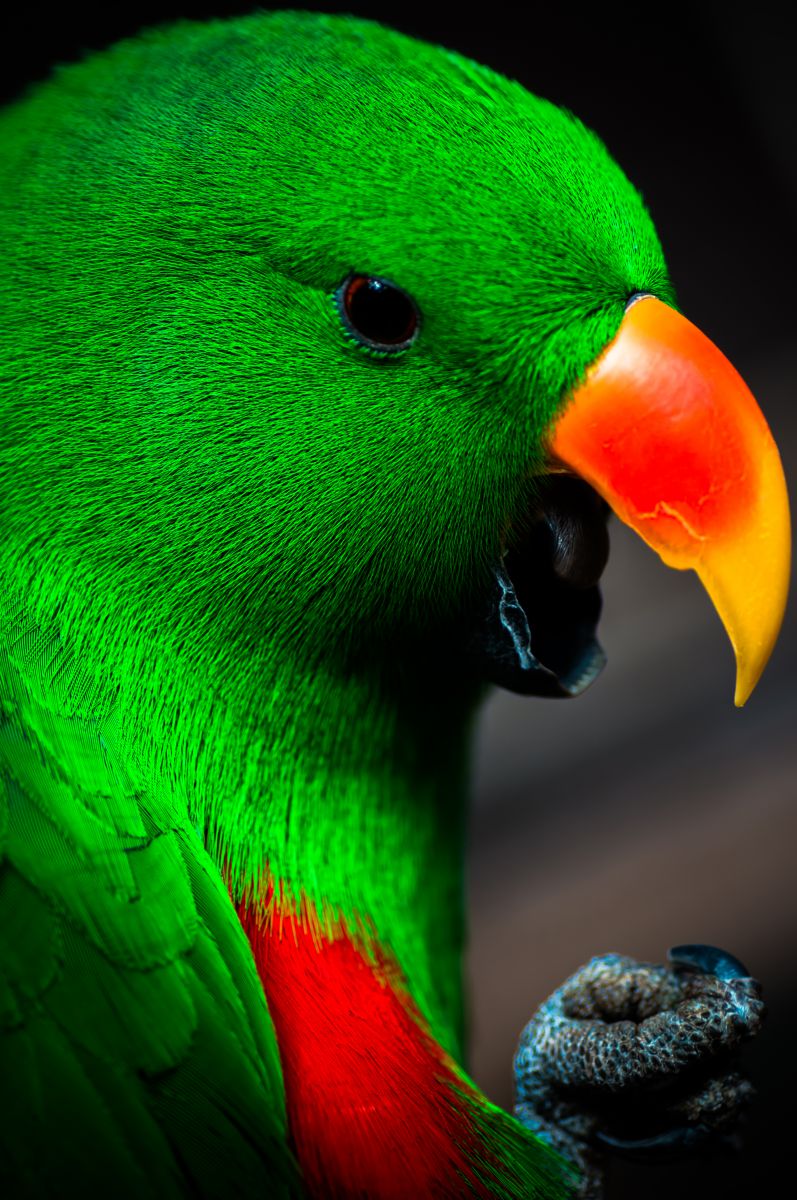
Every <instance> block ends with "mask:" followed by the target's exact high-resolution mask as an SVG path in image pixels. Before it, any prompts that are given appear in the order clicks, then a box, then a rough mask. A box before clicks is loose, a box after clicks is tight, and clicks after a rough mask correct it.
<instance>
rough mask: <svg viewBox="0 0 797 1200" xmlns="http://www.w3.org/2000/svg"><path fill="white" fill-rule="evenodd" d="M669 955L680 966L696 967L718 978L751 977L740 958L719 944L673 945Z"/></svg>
mask: <svg viewBox="0 0 797 1200" xmlns="http://www.w3.org/2000/svg"><path fill="white" fill-rule="evenodd" d="M667 957H668V958H669V960H670V962H671V963H675V965H676V966H678V967H694V968H696V969H697V970H698V971H703V972H704V973H705V974H706V975H716V977H717V979H725V980H731V979H749V978H750V972H749V971H748V970H747V967H745V966H743V965H742V963H740V962H739V960H738V958H734V957H733V955H732V954H728V952H727V950H720V949H719V948H718V947H717V946H701V945H695V946H672V947H671V948H670V949H669V950H668V951H667Z"/></svg>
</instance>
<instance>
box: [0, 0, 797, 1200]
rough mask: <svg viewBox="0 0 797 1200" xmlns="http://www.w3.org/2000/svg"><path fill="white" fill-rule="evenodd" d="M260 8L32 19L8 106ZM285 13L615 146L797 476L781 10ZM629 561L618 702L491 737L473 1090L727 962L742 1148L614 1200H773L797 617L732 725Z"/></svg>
mask: <svg viewBox="0 0 797 1200" xmlns="http://www.w3.org/2000/svg"><path fill="white" fill-rule="evenodd" d="M251 7H252V5H249V4H245V3H244V4H237V5H236V4H224V3H217V4H191V3H184V4H174V5H166V4H161V5H157V4H151V5H144V4H138V5H126V4H115V5H113V6H109V7H108V8H107V9H106V10H105V11H102V12H101V13H100V14H99V15H98V14H96V13H94V12H91V11H90V7H89V5H86V4H77V5H71V6H67V5H64V6H59V10H58V11H52V10H51V9H50V7H49V6H45V5H42V4H36V3H31V4H28V5H27V6H26V7H25V9H24V12H23V11H19V12H18V13H17V14H16V16H15V18H14V22H13V26H12V28H11V29H10V30H9V31H8V32H7V34H6V36H5V37H4V38H3V43H2V44H3V51H2V55H3V68H4V69H3V75H2V99H7V98H10V97H12V96H13V95H15V94H16V93H17V92H18V90H19V89H20V88H21V87H23V86H24V85H25V84H26V83H28V82H29V81H31V80H33V79H37V78H41V77H43V76H44V75H46V73H47V72H48V70H49V67H50V66H51V64H52V63H53V62H57V61H66V60H71V59H74V58H76V57H79V56H80V55H81V53H82V52H83V51H85V50H88V49H93V48H100V47H102V46H105V45H107V44H109V43H110V42H112V41H115V40H116V39H117V38H119V37H122V36H126V35H129V34H131V33H134V32H135V31H136V30H137V29H138V28H140V27H141V26H142V25H145V24H152V23H155V22H159V21H163V20H167V19H171V18H174V17H178V16H188V17H202V16H208V15H224V14H225V13H232V12H245V11H248V10H249V9H250V8H251ZM266 7H267V6H266ZM274 7H279V6H278V5H275V6H274ZM282 7H290V6H289V5H283V6H282ZM293 7H304V8H313V9H322V10H324V11H349V12H355V13H357V14H360V15H363V16H369V17H373V18H376V19H379V20H382V21H383V22H384V23H386V24H389V25H393V26H395V27H396V28H398V29H401V30H403V31H404V32H406V33H410V34H414V35H416V36H418V37H422V38H424V39H426V40H428V41H432V42H439V43H442V44H444V45H446V46H449V47H451V48H453V49H456V50H459V51H461V52H462V53H464V54H468V55H470V56H471V57H473V58H477V59H479V60H481V61H482V62H485V63H487V64H489V65H490V66H492V67H494V68H496V69H497V70H500V71H502V72H504V73H505V74H507V75H510V76H513V77H515V78H517V79H519V80H520V81H521V82H522V83H523V84H525V85H526V86H527V87H528V88H529V89H530V90H531V91H534V92H537V93H539V94H540V95H543V96H546V97H548V98H549V99H551V100H554V101H556V102H558V103H561V104H564V105H565V106H567V107H568V108H570V109H572V110H573V111H574V112H575V113H577V114H578V116H580V117H581V118H582V119H583V120H584V121H585V122H586V123H587V124H588V125H590V126H591V127H592V128H593V129H595V130H596V131H597V132H598V133H599V134H600V135H601V136H602V138H603V139H604V140H605V142H606V143H607V145H608V146H609V149H610V150H611V151H612V152H613V154H614V155H615V157H616V158H617V159H618V161H619V162H620V163H621V165H622V166H623V167H624V168H625V170H626V172H627V174H628V175H629V176H630V178H631V179H632V180H633V181H634V183H635V184H636V185H637V186H638V187H639V188H640V190H641V191H642V193H643V195H644V196H645V198H646V201H647V203H648V206H649V207H650V209H651V212H652V214H653V217H654V220H655V221H656V224H657V226H658V229H659V232H660V234H661V237H662V241H663V243H664V247H665V250H666V252H667V254H668V259H669V263H670V267H671V271H672V275H673V278H674V281H675V285H676V288H677V291H678V295H679V299H680V302H681V304H682V307H683V310H684V312H685V313H686V314H687V315H688V316H689V317H690V319H691V320H693V321H694V322H695V323H696V324H698V325H700V326H701V328H702V329H703V330H704V331H705V332H706V333H707V334H708V335H709V336H710V337H711V338H712V339H713V340H714V341H715V342H717V344H718V345H719V346H720V348H721V349H722V350H724V352H725V353H726V354H727V355H728V357H729V358H730V359H731V361H732V362H733V363H734V365H735V366H736V367H737V368H738V369H739V370H740V371H741V373H742V375H743V376H744V377H745V378H746V380H747V382H748V383H749V384H750V386H751V387H752V389H753V392H754V393H755V394H756V396H757V397H758V399H759V402H760V404H761V406H762V408H763V409H764V412H765V413H766V415H767V417H768V419H769V422H770V425H771V427H772V430H773V433H774V434H775V438H776V441H777V442H778V444H779V446H780V448H781V453H782V456H783V459H784V465H785V468H786V474H787V478H789V479H791V480H793V479H794V478H795V477H796V472H797V413H795V399H797V390H796V389H795V377H796V376H797V371H796V370H795V362H794V357H795V355H794V350H795V316H797V313H796V312H795V304H794V301H793V297H794V286H795V285H794V278H795V257H796V255H795V237H794V230H795V215H796V210H797V139H796V138H795V128H797V124H796V119H797V92H796V91H795V83H794V79H795V72H794V58H795V54H794V51H795V46H794V39H793V38H790V37H789V36H788V35H787V32H786V18H785V17H776V16H775V14H774V11H769V12H768V11H767V7H766V6H763V5H761V4H757V5H746V6H744V7H742V6H731V5H720V4H716V5H715V4H703V5H695V4H691V5H688V6H687V5H683V4H681V3H677V2H676V3H670V4H668V5H666V6H660V5H655V4H654V5H650V6H645V5H644V4H642V3H641V2H639V0H638V2H637V4H636V5H634V6H633V7H631V6H622V5H608V4H606V5H602V6H600V9H598V7H597V6H596V7H594V8H591V9H590V10H586V11H580V10H579V9H578V8H576V7H573V6H570V5H566V6H556V7H554V6H553V5H551V6H547V5H546V6H543V5H535V4H530V5H528V6H524V7H523V8H522V9H517V10H516V9H514V8H513V7H510V6H508V5H504V4H499V3H490V4H489V5H486V6H484V8H483V9H482V10H477V9H469V10H467V11H460V12H458V13H457V14H456V15H454V16H452V15H451V14H450V13H447V12H445V11H444V9H443V7H442V6H439V5H436V4H433V3H428V4H425V5H415V4H396V3H386V4H381V5H380V4H376V3H360V4H358V3H350V4H345V5H336V4H312V3H308V4H304V5H301V4H296V5H294V6H293ZM612 538H613V549H612V559H611V561H610V564H609V568H608V571H607V574H606V576H605V586H604V596H605V610H604V611H605V616H604V619H603V624H602V638H603V642H604V645H605V647H606V649H607V651H608V654H609V660H610V662H609V667H608V668H607V670H606V672H605V673H604V675H603V677H602V679H601V680H600V681H599V682H598V683H597V685H596V686H595V687H594V688H593V689H592V690H591V691H590V692H588V693H587V694H586V695H585V696H583V697H582V698H580V699H578V700H577V701H575V702H570V703H568V702H558V701H541V700H534V699H521V698H518V697H514V696H509V695H508V694H505V693H501V694H499V693H496V694H495V695H494V696H493V698H492V699H491V700H490V701H489V702H488V705H487V707H486V710H485V713H484V717H483V720H482V723H481V727H480V732H479V737H478V741H477V746H476V758H475V780H474V807H473V820H472V834H471V851H470V881H469V889H470V911H471V945H470V959H469V978H470V991H471V999H472V1012H473V1057H472V1072H473V1074H474V1076H475V1078H476V1079H477V1081H478V1082H479V1083H480V1084H481V1085H482V1087H483V1088H484V1089H485V1091H486V1092H487V1094H488V1095H490V1096H491V1097H492V1098H493V1099H495V1100H496V1101H497V1102H499V1103H501V1104H503V1105H505V1106H507V1107H509V1106H510V1105H511V1058H512V1054H513V1051H514V1047H515V1043H516V1040H517V1036H518V1034H519V1032H520V1029H521V1028H522V1026H523V1024H524V1023H525V1022H526V1020H528V1018H529V1016H530V1015H531V1012H532V1011H533V1009H534V1008H535V1007H536V1005H537V1004H538V1003H539V1002H540V1001H541V1000H542V999H543V998H544V997H545V996H546V995H547V994H548V993H549V992H550V991H551V990H552V989H553V988H555V987H556V986H557V985H558V984H559V983H561V982H562V980H563V979H564V978H565V977H566V976H567V975H569V974H570V973H571V972H572V971H573V970H575V969H576V968H577V967H578V966H579V965H580V964H581V963H582V962H585V961H586V960H587V959H588V958H590V957H591V955H592V954H595V953H600V952H605V951H608V950H617V951H621V952H624V953H629V954H633V955H636V956H637V957H639V958H642V959H648V960H661V959H662V958H663V956H664V954H665V952H666V950H667V947H668V946H669V945H672V944H674V943H677V942H683V941H706V942H711V943H714V944H717V945H720V946H723V947H725V948H727V949H729V950H731V951H732V952H733V953H735V954H736V955H737V956H739V957H740V958H741V959H742V961H743V962H745V963H746V964H747V965H748V967H749V968H750V970H751V971H752V972H753V973H754V974H755V975H757V976H758V977H759V978H760V979H762V980H763V981H764V984H765V987H766V996H767V999H768V1002H769V1006H770V1018H769V1022H768V1026H767V1028H766V1029H765V1032H764V1034H763V1035H762V1037H761V1039H760V1043H759V1044H758V1045H756V1046H753V1047H751V1048H750V1049H749V1051H748V1053H747V1056H746V1058H747V1063H748V1067H749V1072H750V1074H751V1076H752V1078H753V1079H754V1081H755V1082H756V1084H757V1086H758V1088H759V1091H760V1097H759V1101H758V1103H757V1107H756V1109H755V1112H754V1115H753V1116H752V1118H751V1121H750V1126H749V1132H748V1138H747V1148H746V1150H745V1151H744V1153H743V1154H742V1155H741V1156H739V1157H737V1158H735V1159H732V1160H727V1161H726V1160H720V1161H711V1162H704V1163H702V1164H701V1163H690V1164H689V1165H680V1166H672V1167H657V1168H653V1169H646V1170H644V1171H642V1170H640V1169H639V1168H637V1167H628V1166H625V1165H623V1164H619V1163H616V1164H613V1167H612V1175H611V1180H610V1187H609V1193H608V1200H637V1198H638V1197H639V1196H641V1195H644V1196H646V1197H650V1200H656V1197H664V1196H670V1194H671V1193H672V1192H673V1191H674V1190H677V1192H678V1193H679V1196H680V1200H688V1198H690V1197H697V1196H700V1197H714V1196H717V1197H719V1196H720V1195H722V1196H723V1197H725V1198H726V1200H736V1198H741V1197H742V1196H744V1197H745V1198H748V1197H750V1196H751V1195H752V1196H756V1197H758V1196H768V1195H771V1194H779V1193H780V1192H781V1191H782V1190H784V1187H785V1189H787V1190H790V1186H789V1172H790V1169H793V1168H792V1154H791V1144H790V1142H791V1138H792V1137H793V1133H792V1126H791V1120H792V1115H791V1114H792V1111H793V1104H794V1097H793V1089H794V1080H795V1074H796V1069H797V1053H796V1052H795V1039H794V1035H793V1027H794V1024H795V1022H796V1021H797V964H796V963H795V931H796V930H797V919H796V918H797V887H796V886H795V867H797V839H796V838H795V832H797V809H796V808H795V805H794V803H793V794H794V791H795V782H796V781H797V748H795V732H797V729H796V728H795V727H796V726H797V722H795V715H796V710H795V704H794V699H793V691H792V687H793V671H794V666H795V655H796V653H797V633H796V631H795V615H794V604H792V605H791V606H790V609H789V612H788V614H787V618H786V623H785V627H784V631H783V634H782V637H781V641H780V643H779V645H778V647H777V649H776V651H775V654H774V656H773V659H772V662H771V664H770V666H769V668H768V670H767V672H766V673H765V675H764V678H763V680H762V682H761V684H760V685H759V688H758V690H757V692H756V693H755V695H754V696H753V698H752V700H751V701H750V703H749V704H748V706H747V707H746V708H745V709H744V710H742V711H738V710H735V709H734V707H733V704H732V693H733V667H732V655H731V651H730V648H729V646H728V645H727V643H726V640H725V636H724V634H723V632H722V629H721V627H720V625H719V622H718V620H717V618H716V616H715V615H714V613H713V611H712V609H711V606H710V604H709V602H708V600H707V598H706V597H705V596H704V595H703V593H702V592H701V590H700V587H699V585H698V584H697V581H696V578H695V577H694V576H693V575H692V574H691V573H688V574H683V573H676V572H672V571H667V570H666V569H665V568H664V567H663V566H662V565H661V564H660V563H659V562H658V560H657V559H656V558H655V556H654V555H652V554H651V553H650V551H648V550H647V549H646V548H645V547H644V546H643V545H642V543H641V542H639V541H638V540H637V539H636V538H635V537H634V536H633V535H631V534H630V533H628V532H627V531H626V530H625V529H623V528H620V527H618V525H617V523H616V522H615V523H614V526H613V531H612ZM780 1171H783V1172H784V1173H785V1181H786V1182H785V1183H778V1182H776V1179H777V1175H778V1173H779V1172H780ZM792 1182H793V1181H792Z"/></svg>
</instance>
